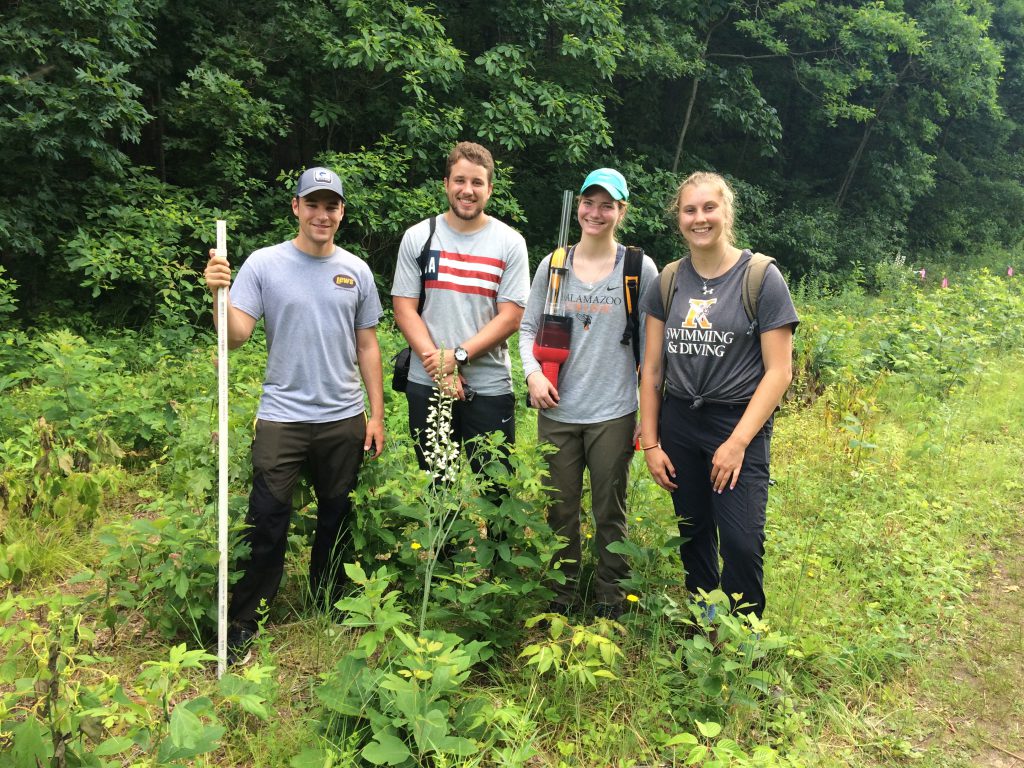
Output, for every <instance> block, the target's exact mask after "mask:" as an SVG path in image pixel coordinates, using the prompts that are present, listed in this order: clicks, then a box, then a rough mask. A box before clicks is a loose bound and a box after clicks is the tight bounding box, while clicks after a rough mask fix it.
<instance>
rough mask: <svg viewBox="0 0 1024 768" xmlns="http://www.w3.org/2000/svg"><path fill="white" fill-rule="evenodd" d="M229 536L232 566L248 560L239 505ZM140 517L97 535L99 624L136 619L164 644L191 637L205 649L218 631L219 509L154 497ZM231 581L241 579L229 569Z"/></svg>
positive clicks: (214, 506) (110, 526)
mask: <svg viewBox="0 0 1024 768" xmlns="http://www.w3.org/2000/svg"><path fill="white" fill-rule="evenodd" d="M234 501H235V502H237V503H235V504H234V505H233V506H234V507H235V510H234V511H235V514H233V515H232V516H231V522H230V527H229V530H228V537H229V538H228V556H229V562H230V563H232V564H233V563H235V562H236V561H237V560H238V559H239V558H241V557H243V556H245V555H246V554H248V545H247V544H245V543H244V542H243V541H242V532H243V530H244V522H243V519H244V513H243V511H242V503H243V502H244V499H242V498H236V499H235V500H234ZM141 509H142V511H143V512H145V513H146V516H145V517H140V518H136V519H132V520H128V521H125V522H115V523H112V524H110V525H109V526H107V527H106V528H105V529H104V530H103V531H101V532H100V534H99V537H98V538H99V543H100V544H101V545H102V547H103V548H104V550H105V554H104V556H103V558H102V560H101V562H100V567H99V570H98V571H97V572H96V573H95V574H94V575H95V577H96V578H99V579H101V580H102V582H103V584H104V591H103V593H102V595H97V597H102V600H103V602H104V605H105V609H104V622H105V623H106V624H107V625H108V626H109V627H110V628H111V629H114V628H115V627H116V626H117V625H118V624H119V623H120V622H121V621H123V620H124V619H125V612H126V611H131V612H137V613H139V614H141V615H142V616H143V618H145V620H146V622H147V624H148V625H149V626H150V627H152V628H153V629H156V630H157V631H158V632H160V634H161V635H163V636H164V637H167V638H174V637H179V636H180V635H181V634H182V632H188V633H190V635H191V636H192V638H193V639H194V640H195V641H196V642H198V643H203V642H205V641H207V640H209V638H211V637H213V636H215V632H216V627H217V589H218V587H217V564H218V561H219V557H220V555H219V550H218V546H217V509H216V504H212V505H206V506H203V507H196V506H193V505H192V504H190V503H188V502H187V501H182V500H179V499H175V498H170V497H159V498H156V499H154V500H153V501H151V502H150V503H148V504H145V505H143V506H142V508H141ZM231 573H232V578H233V579H237V578H238V577H239V576H240V574H239V573H238V572H237V571H236V570H234V569H233V568H232V570H231Z"/></svg>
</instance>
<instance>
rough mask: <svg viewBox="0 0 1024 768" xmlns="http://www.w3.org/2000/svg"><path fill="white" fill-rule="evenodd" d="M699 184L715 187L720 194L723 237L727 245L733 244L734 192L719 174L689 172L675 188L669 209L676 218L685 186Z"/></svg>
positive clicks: (734, 242) (696, 185)
mask: <svg viewBox="0 0 1024 768" xmlns="http://www.w3.org/2000/svg"><path fill="white" fill-rule="evenodd" d="M701 185H707V186H709V187H711V188H713V189H716V190H718V194H719V195H721V197H722V207H723V208H724V209H725V225H724V226H723V231H724V234H725V239H726V241H727V242H728V243H729V245H735V244H736V233H735V232H734V231H733V224H734V223H735V222H736V194H735V193H734V192H733V191H732V187H730V186H729V182H727V181H726V180H725V179H724V178H723V177H722V176H720V175H719V174H717V173H711V172H710V171H697V172H696V173H691V174H690V175H689V176H687V177H686V178H685V179H683V183H682V184H680V185H679V189H678V190H676V196H675V200H673V202H672V205H671V206H670V207H669V211H670V212H671V213H673V214H674V215H675V217H676V219H677V220H678V218H679V204H680V202H682V199H683V192H684V191H686V188H687V187H698V186H701Z"/></svg>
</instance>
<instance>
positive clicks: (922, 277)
mask: <svg viewBox="0 0 1024 768" xmlns="http://www.w3.org/2000/svg"><path fill="white" fill-rule="evenodd" d="M917 274H919V275H920V276H921V282H922V283H923V282H924V276H925V274H926V272H925V271H924V270H923V269H919V270H917Z"/></svg>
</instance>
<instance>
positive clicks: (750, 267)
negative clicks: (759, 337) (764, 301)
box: [741, 253, 775, 336]
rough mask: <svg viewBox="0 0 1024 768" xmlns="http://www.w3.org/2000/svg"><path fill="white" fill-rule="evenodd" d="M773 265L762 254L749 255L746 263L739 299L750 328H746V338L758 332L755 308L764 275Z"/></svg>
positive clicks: (769, 259) (773, 261) (759, 297)
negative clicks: (741, 301)
mask: <svg viewBox="0 0 1024 768" xmlns="http://www.w3.org/2000/svg"><path fill="white" fill-rule="evenodd" d="M774 263H775V259H773V258H772V257H771V256H765V255H764V254H763V253H755V254H753V255H751V257H750V261H748V262H747V271H746V274H745V275H744V276H743V289H742V294H741V298H742V300H743V311H744V312H746V313H747V320H749V321H750V327H749V328H747V336H751V335H752V334H754V333H756V332H757V330H758V328H757V327H758V320H757V308H758V306H759V305H760V303H761V285H762V284H763V283H764V276H765V273H766V272H767V271H768V267H769V266H771V265H772V264H774Z"/></svg>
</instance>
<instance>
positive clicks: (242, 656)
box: [227, 627, 256, 667]
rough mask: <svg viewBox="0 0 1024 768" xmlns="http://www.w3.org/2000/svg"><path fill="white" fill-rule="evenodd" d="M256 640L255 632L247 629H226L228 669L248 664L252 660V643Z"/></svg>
mask: <svg viewBox="0 0 1024 768" xmlns="http://www.w3.org/2000/svg"><path fill="white" fill-rule="evenodd" d="M255 639H256V630H255V629H249V628H248V627H231V628H230V629H228V658H227V665H228V666H229V667H235V666H242V665H243V664H248V663H249V660H250V659H251V658H252V641H253V640H255Z"/></svg>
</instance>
